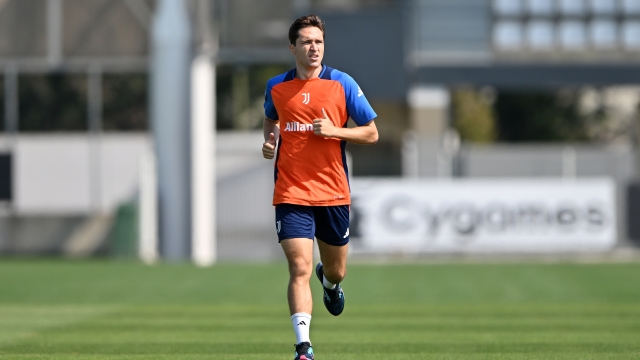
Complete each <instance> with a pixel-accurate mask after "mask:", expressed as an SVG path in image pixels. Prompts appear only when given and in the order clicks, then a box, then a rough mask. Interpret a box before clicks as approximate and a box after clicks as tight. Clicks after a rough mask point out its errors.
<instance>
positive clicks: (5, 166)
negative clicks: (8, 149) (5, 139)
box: [0, 154, 12, 201]
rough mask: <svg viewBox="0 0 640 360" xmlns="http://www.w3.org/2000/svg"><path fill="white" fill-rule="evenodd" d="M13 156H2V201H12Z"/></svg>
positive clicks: (0, 156)
mask: <svg viewBox="0 0 640 360" xmlns="http://www.w3.org/2000/svg"><path fill="white" fill-rule="evenodd" d="M11 185H12V184H11V155H10V154H0V201H11V199H12V186H11Z"/></svg>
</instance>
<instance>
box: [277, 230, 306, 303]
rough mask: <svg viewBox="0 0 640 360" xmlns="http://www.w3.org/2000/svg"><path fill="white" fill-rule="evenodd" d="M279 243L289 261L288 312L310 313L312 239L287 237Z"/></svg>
mask: <svg viewBox="0 0 640 360" xmlns="http://www.w3.org/2000/svg"><path fill="white" fill-rule="evenodd" d="M280 245H281V246H282V250H284V254H285V256H286V257H287V262H288V263H289V288H288V289H287V299H288V300H289V312H290V313H291V315H293V314H295V313H300V312H303V313H307V314H309V315H311V310H312V308H313V300H312V298H311V288H310V287H309V279H310V278H311V274H312V272H313V271H312V268H313V240H311V239H302V238H296V239H288V240H282V241H281V242H280Z"/></svg>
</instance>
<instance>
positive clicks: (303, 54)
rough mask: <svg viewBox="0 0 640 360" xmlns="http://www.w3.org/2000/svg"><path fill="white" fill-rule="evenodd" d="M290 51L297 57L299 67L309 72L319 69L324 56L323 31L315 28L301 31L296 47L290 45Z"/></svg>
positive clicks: (310, 27)
mask: <svg viewBox="0 0 640 360" xmlns="http://www.w3.org/2000/svg"><path fill="white" fill-rule="evenodd" d="M289 50H290V51H291V53H292V54H293V55H294V56H295V57H296V64H297V65H299V66H302V67H304V68H305V69H307V70H313V69H317V68H319V67H320V66H321V65H322V58H323V56H324V37H323V36H322V30H320V29H318V28H317V27H315V26H309V27H305V28H302V29H300V30H299V31H298V38H297V39H296V44H295V46H294V45H291V44H290V45H289Z"/></svg>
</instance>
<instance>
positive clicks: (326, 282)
mask: <svg viewBox="0 0 640 360" xmlns="http://www.w3.org/2000/svg"><path fill="white" fill-rule="evenodd" d="M322 285H323V286H324V287H325V288H327V289H335V287H336V284H334V283H331V282H329V280H327V277H326V276H324V275H322Z"/></svg>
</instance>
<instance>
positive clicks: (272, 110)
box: [264, 74, 284, 120]
mask: <svg viewBox="0 0 640 360" xmlns="http://www.w3.org/2000/svg"><path fill="white" fill-rule="evenodd" d="M282 79H284V74H283V75H279V76H276V77H274V78H272V79H270V80H269V81H268V82H267V89H266V90H265V92H264V116H266V117H267V118H269V119H271V120H278V112H277V111H276V107H275V105H274V104H273V98H272V97H271V89H272V88H273V87H274V86H275V85H277V84H279V83H281V82H282Z"/></svg>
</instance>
